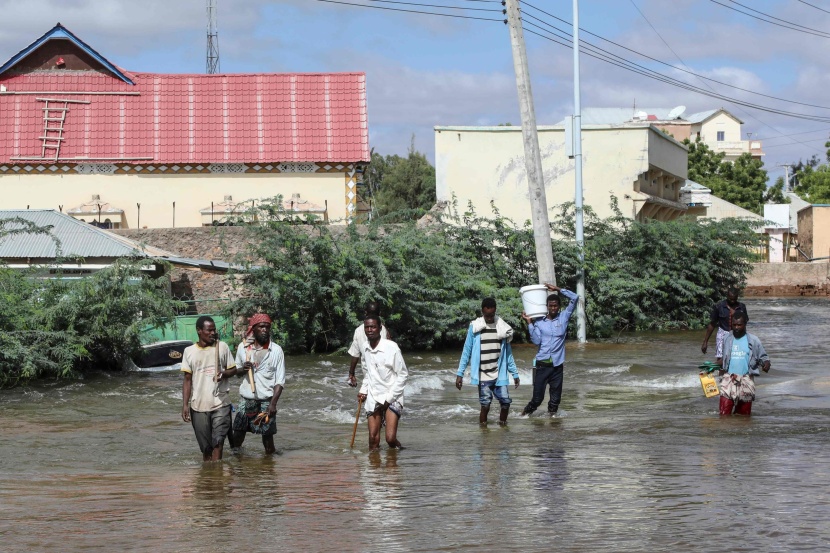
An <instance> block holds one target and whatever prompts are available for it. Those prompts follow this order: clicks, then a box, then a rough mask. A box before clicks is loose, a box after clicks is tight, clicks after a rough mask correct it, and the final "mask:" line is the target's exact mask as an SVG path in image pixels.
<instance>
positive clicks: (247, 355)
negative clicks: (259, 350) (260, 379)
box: [245, 346, 256, 397]
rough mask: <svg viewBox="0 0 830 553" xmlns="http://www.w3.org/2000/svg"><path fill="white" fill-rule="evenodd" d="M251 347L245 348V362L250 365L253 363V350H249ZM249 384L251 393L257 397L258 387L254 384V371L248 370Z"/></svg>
mask: <svg viewBox="0 0 830 553" xmlns="http://www.w3.org/2000/svg"><path fill="white" fill-rule="evenodd" d="M248 348H250V346H248V347H247V348H245V362H246V363H249V362H250V361H251V350H250V349H248ZM248 383H250V385H251V393H252V394H254V397H256V385H255V384H254V370H253V369H248Z"/></svg>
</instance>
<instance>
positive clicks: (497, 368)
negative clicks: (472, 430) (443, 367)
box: [455, 298, 519, 425]
mask: <svg viewBox="0 0 830 553" xmlns="http://www.w3.org/2000/svg"><path fill="white" fill-rule="evenodd" d="M481 315H482V316H481V317H479V318H478V319H476V320H474V321H473V322H471V323H470V327H469V328H468V329H467V339H466V340H465V341H464V350H463V351H462V352H461V360H460V361H459V363H458V372H456V373H455V374H456V376H455V387H456V388H458V389H459V390H460V389H461V385H462V382H463V379H464V373H465V372H467V365H470V384H472V385H473V386H476V385H478V401H479V403H480V404H481V411H480V412H479V414H478V422H479V424H487V415H488V414H489V413H490V404H491V403H492V402H493V395H494V394H495V396H496V399H497V400H498V402H499V406H500V407H501V409H500V411H499V424H501V425H505V424H507V414H508V413H509V412H510V404H511V403H512V402H513V400H512V399H510V391H509V388H508V386H509V385H510V378H509V376H508V372H509V373H510V374H511V375H512V376H513V382H515V383H516V388H518V387H519V370H518V369H517V368H516V362H515V361H514V360H513V350H512V348H511V347H510V341H511V340H512V339H513V329H512V328H510V325H509V324H507V323H506V322H504V320H503V319H502V318H501V317H497V316H496V300H495V299H493V298H484V299H483V300H482V302H481Z"/></svg>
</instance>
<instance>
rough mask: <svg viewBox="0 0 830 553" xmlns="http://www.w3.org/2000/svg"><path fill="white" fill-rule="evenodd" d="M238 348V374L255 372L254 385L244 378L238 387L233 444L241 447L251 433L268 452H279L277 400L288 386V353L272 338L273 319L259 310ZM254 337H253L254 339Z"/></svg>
mask: <svg viewBox="0 0 830 553" xmlns="http://www.w3.org/2000/svg"><path fill="white" fill-rule="evenodd" d="M245 336H246V340H243V341H242V343H241V344H239V347H238V348H237V350H236V365H237V366H238V367H241V369H240V372H239V373H238V374H239V376H244V375H247V374H248V371H252V374H253V380H254V386H253V389H252V388H251V383H250V381H249V378H248V377H245V378H244V379H243V381H242V384H241V385H240V386H239V395H240V396H241V400H240V403H239V411H238V412H237V414H236V418H235V419H234V421H233V433H232V434H233V441H232V442H231V446H232V447H240V446H241V445H242V443H243V442H244V441H245V435H246V434H247V433H248V432H251V433H253V434H260V435H261V436H262V445H263V446H264V447H265V453H266V454H268V455H271V454H273V453H274V452H276V448H275V447H274V434H276V433H277V421H276V416H277V401H279V399H280V395H282V390H283V387H284V386H285V356H284V355H283V352H282V348H281V347H280V346H279V345H277V344H275V343H274V341H273V340H271V318H270V317H269V316H268V315H266V314H264V313H258V314H256V315H254V316H253V317H251V319H250V321H249V323H248V332H246V334H245ZM251 338H253V339H251Z"/></svg>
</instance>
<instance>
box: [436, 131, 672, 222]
mask: <svg viewBox="0 0 830 553" xmlns="http://www.w3.org/2000/svg"><path fill="white" fill-rule="evenodd" d="M564 134H565V133H564V129H563V128H562V127H541V128H540V129H539V145H540V149H541V152H542V168H543V172H544V180H545V192H546V196H547V202H548V206H550V207H553V206H555V205H558V204H562V203H565V202H569V201H573V199H574V163H573V160H571V159H568V157H567V155H566V153H565V136H564ZM582 142H583V144H582V152H583V198H584V203H585V205H586V206H591V207H592V208H593V209H594V211H595V212H596V213H597V214H598V215H599V216H600V217H607V216H609V215H611V210H610V207H609V202H610V197H611V195H612V194H614V195H615V196H616V197H617V199H618V200H619V205H620V208H621V210H622V212H623V214H625V215H627V216H632V215H633V214H636V213H637V212H638V211H639V210H640V209H641V208H642V206H643V201H642V199H640V200H639V201H637V202H635V201H634V198H635V197H636V194H634V192H635V184H636V183H638V181H639V180H640V179H641V178H642V179H643V182H646V181H647V182H649V183H651V181H652V180H653V179H651V178H650V177H646V175H647V174H649V171H651V172H652V173H653V174H655V175H656V174H658V173H659V174H660V175H659V178H660V181H659V182H660V183H661V184H663V186H661V187H660V191H657V192H658V193H659V195H661V197H665V196H663V195H662V194H663V193H664V192H663V190H667V189H666V188H665V184H669V186H671V185H674V192H673V197H672V198H667V199H670V200H672V201H677V200H678V199H679V186H680V184H677V181H682V180H685V178H686V174H687V158H688V152H687V150H686V148H685V147H684V146H683V145H681V144H680V143H678V142H677V141H675V140H673V139H672V138H671V137H669V136H667V135H665V134H664V133H662V132H660V131H659V130H657V129H654V128H651V127H633V128H623V127H613V128H612V127H608V126H594V127H588V128H585V129H583V133H582ZM435 166H436V167H435V168H436V179H437V184H436V192H437V197H438V200H439V201H452V199H453V195H454V196H455V197H456V198H457V200H458V205H459V208H460V210H461V211H464V210H466V208H467V202H468V201H469V202H472V204H473V206H474V207H475V209H476V211H477V212H478V213H479V214H481V215H490V214H491V210H490V202H491V201H492V202H495V205H496V207H498V209H499V210H500V211H501V213H502V215H504V216H506V217H509V218H511V219H513V220H514V221H516V222H518V223H520V224H521V223H522V222H524V221H525V220H529V219H530V217H531V213H530V199H529V191H528V186H527V176H526V172H525V156H524V148H523V143H522V133H521V129H520V128H518V127H436V128H435ZM644 192H645V190H644Z"/></svg>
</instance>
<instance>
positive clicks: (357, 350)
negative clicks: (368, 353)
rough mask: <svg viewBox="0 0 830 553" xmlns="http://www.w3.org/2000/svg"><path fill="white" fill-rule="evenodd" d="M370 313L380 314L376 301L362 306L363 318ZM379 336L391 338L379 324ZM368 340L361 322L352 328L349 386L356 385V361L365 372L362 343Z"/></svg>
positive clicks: (364, 372) (353, 386)
mask: <svg viewBox="0 0 830 553" xmlns="http://www.w3.org/2000/svg"><path fill="white" fill-rule="evenodd" d="M370 315H374V316H375V317H378V316H380V304H379V303H378V302H376V301H370V302H368V303H367V304H366V305H365V306H364V307H363V318H364V319H366V317H369V316H370ZM380 337H381V338H383V339H385V340H391V336H389V332H388V331H387V330H386V327H385V326H383V325H380ZM367 341H368V338H367V337H366V331H365V330H364V328H363V324H362V323H361V324H360V325H359V326H358V327H357V328H355V329H354V337H353V338H352V345H351V347H350V348H349V355H351V356H352V364H351V365H349V386H351V387H352V388H355V387H356V386H357V376H355V373H354V371H355V369H356V368H357V364H358V362H360V369H361V371H362V372H363V374H364V375H365V374H366V366H365V364H364V363H363V344H365V343H366V342H367Z"/></svg>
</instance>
